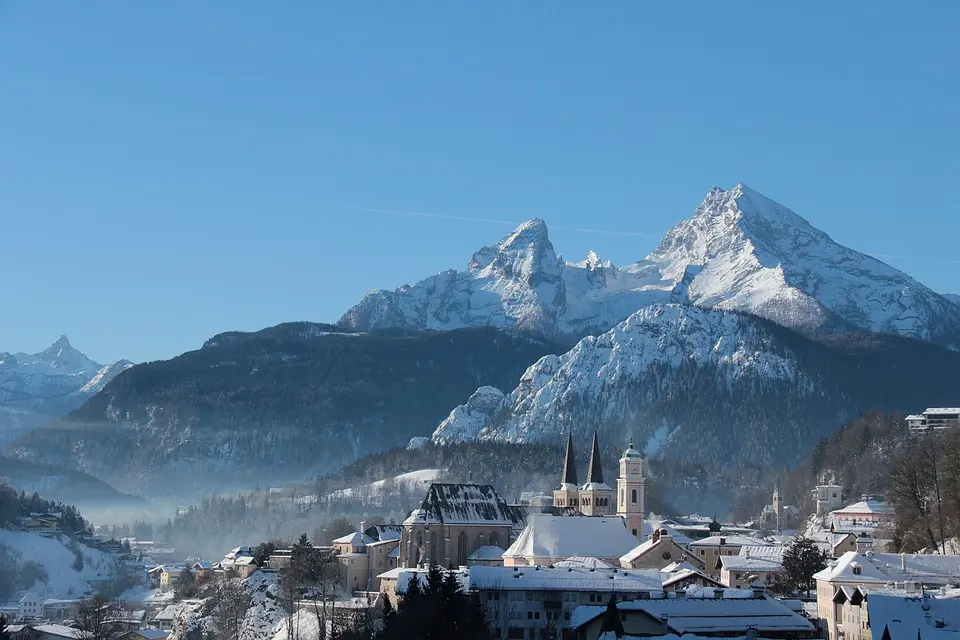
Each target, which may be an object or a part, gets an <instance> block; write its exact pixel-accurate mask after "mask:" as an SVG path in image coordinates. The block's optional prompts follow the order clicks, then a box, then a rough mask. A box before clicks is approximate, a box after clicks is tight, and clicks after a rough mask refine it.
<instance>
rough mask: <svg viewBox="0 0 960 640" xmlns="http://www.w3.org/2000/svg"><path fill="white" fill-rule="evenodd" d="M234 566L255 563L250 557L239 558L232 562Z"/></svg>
mask: <svg viewBox="0 0 960 640" xmlns="http://www.w3.org/2000/svg"><path fill="white" fill-rule="evenodd" d="M233 563H234V564H241V565H243V564H257V561H256V560H255V559H254V558H252V557H251V556H240V557H239V558H237V559H236V560H234V561H233Z"/></svg>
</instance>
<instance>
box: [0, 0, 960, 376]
mask: <svg viewBox="0 0 960 640" xmlns="http://www.w3.org/2000/svg"><path fill="white" fill-rule="evenodd" d="M957 24H960V3H955V2H946V1H943V2H929V3H927V2H917V3H903V2H869V3H868V2H844V3H837V2H804V3H761V2H749V3H747V2H723V3H720V2H684V3H672V2H658V3H652V2H651V3H646V2H609V3H601V4H600V5H599V8H598V5H597V4H596V3H593V5H588V4H586V3H578V2H559V1H558V2H546V1H534V2H520V3H518V2H496V1H493V2H474V3H442V2H432V3H418V2H403V3H398V2H359V3H315V2H300V3H266V2H242V1H231V2H226V1H220V2H215V1H211V2H204V3H197V2H192V1H183V2H177V1H165V2H155V3H143V2H121V1H119V0H118V1H116V2H105V1H104V2H26V1H20V2H3V3H0V173H2V175H3V179H2V180H0V238H2V244H3V249H2V251H0V271H2V274H3V275H2V278H0V300H2V301H3V309H2V311H0V350H12V351H16V350H31V351H32V350H37V349H40V348H42V347H43V346H45V345H46V344H47V343H49V342H51V341H53V340H54V339H55V338H56V337H57V336H58V335H59V334H61V333H66V334H68V335H69V336H70V337H71V339H72V341H73V343H74V345H75V346H77V347H78V348H80V349H82V350H84V351H85V352H87V353H88V355H90V356H91V357H93V358H95V359H99V360H101V361H107V360H112V359H116V358H121V357H127V358H130V359H134V360H138V361H142V360H149V359H156V358H165V357H170V356H173V355H175V354H177V353H179V352H182V351H184V350H188V349H192V348H196V347H198V346H199V345H200V344H201V343H202V342H203V340H204V339H206V338H207V337H209V336H211V335H212V334H214V333H217V332H220V331H226V330H235V329H257V328H261V327H263V326H267V325H271V324H275V323H278V322H282V321H289V320H303V319H306V320H316V321H335V320H336V319H337V318H338V317H339V316H340V314H341V313H342V312H343V311H344V310H345V309H346V308H347V307H349V306H350V305H351V304H353V303H354V302H355V301H356V300H358V299H359V298H360V297H361V296H362V294H363V293H364V291H366V290H367V289H371V288H376V287H389V288H392V287H395V286H398V285H400V284H403V283H405V282H413V281H415V280H418V279H419V278H421V277H424V276H426V275H428V274H430V273H434V272H436V271H439V270H441V269H443V268H449V267H462V266H463V265H465V264H466V262H467V260H468V259H469V256H470V254H471V253H472V252H473V250H475V249H476V248H477V247H479V246H480V245H483V244H488V243H490V242H494V241H495V240H496V239H497V238H499V237H500V236H501V235H502V234H503V233H505V232H506V231H508V230H509V227H508V226H507V225H503V224H498V223H491V222H486V223H484V222H470V221H464V220H452V219H440V218H426V217H409V216H398V215H391V214H384V213H371V212H364V209H391V210H401V211H420V212H428V213H433V214H439V215H449V216H463V217H480V218H492V219H497V220H508V221H518V222H519V221H522V220H525V219H527V218H531V217H534V216H539V217H542V218H544V219H545V220H546V221H547V223H548V225H552V226H554V227H565V228H577V227H590V228H595V229H599V230H606V231H611V232H630V233H631V234H638V235H616V234H601V233H583V232H575V231H568V230H559V229H555V230H554V231H552V233H551V237H552V239H553V242H554V245H555V246H556V247H557V250H558V251H559V252H561V253H562V254H563V255H564V256H565V257H567V258H571V259H578V260H579V259H581V258H582V257H583V255H585V254H586V252H587V251H588V250H589V249H595V250H597V252H598V253H599V254H600V255H601V257H603V258H604V259H608V258H609V259H612V260H613V261H614V262H616V263H618V264H619V263H626V262H630V261H633V260H636V259H638V258H641V257H643V256H644V255H645V254H646V253H647V252H648V251H649V250H650V249H651V248H652V247H653V246H654V245H655V244H656V241H657V239H658V238H659V237H660V235H662V234H663V232H664V231H666V230H667V229H668V228H669V227H670V226H671V225H672V224H673V223H675V222H676V221H678V220H679V219H681V218H684V217H687V216H689V215H690V214H691V213H692V211H693V209H694V207H695V206H696V205H697V204H698V203H699V202H700V200H701V199H702V198H703V195H704V194H705V193H706V192H707V191H708V190H709V188H710V187H711V186H713V185H719V186H722V187H729V186H732V185H733V184H735V183H736V182H738V181H743V182H746V183H747V184H749V185H750V186H751V187H753V188H754V189H756V190H758V191H760V192H762V193H764V194H765V195H767V196H769V197H771V198H773V199H775V200H778V201H779V202H781V203H783V204H785V205H787V206H789V207H791V208H792V209H794V210H795V211H796V212H797V213H799V214H801V215H803V216H804V217H806V218H807V219H809V220H810V221H811V222H812V223H813V224H814V225H816V226H818V227H820V228H822V229H824V230H825V231H827V232H828V233H830V234H831V235H832V236H833V237H834V239H836V240H838V241H840V242H842V243H844V244H847V245H849V246H852V247H854V248H856V249H860V250H862V251H866V252H869V253H873V254H874V255H877V256H882V257H883V259H885V260H887V261H888V262H889V263H891V264H893V265H894V266H897V267H900V268H902V269H904V270H905V271H907V272H909V273H911V274H912V275H914V276H915V277H917V278H918V279H920V280H921V281H922V282H924V283H925V284H927V285H929V286H931V287H933V288H935V289H937V290H941V291H960V282H958V280H960V255H958V253H957V251H956V246H957V238H958V237H960V215H958V210H960V197H958V195H957V183H958V175H960V171H958V169H960V162H958V160H957V157H958V154H957V149H958V148H960V127H958V126H957V114H958V113H960V89H958V82H957V68H958V63H960V39H958V38H957V37H956V31H955V30H956V25H957Z"/></svg>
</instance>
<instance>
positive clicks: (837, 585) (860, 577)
mask: <svg viewBox="0 0 960 640" xmlns="http://www.w3.org/2000/svg"><path fill="white" fill-rule="evenodd" d="M814 579H815V580H816V582H817V617H818V618H820V619H821V620H823V622H824V626H825V627H826V631H827V634H828V638H829V640H838V639H839V638H840V627H839V625H840V624H842V610H841V607H842V605H843V602H842V601H843V600H844V598H845V597H849V595H850V594H851V593H852V591H849V590H848V592H847V593H845V594H844V596H838V594H839V592H840V591H844V587H848V588H849V589H857V588H860V589H861V590H863V589H867V590H869V589H882V588H885V587H887V586H899V588H902V589H904V590H909V591H911V592H915V593H917V594H918V595H919V594H920V593H921V592H922V591H923V590H925V589H932V590H937V589H939V588H940V587H943V586H946V585H952V584H957V583H958V582H960V556H952V555H937V554H911V553H900V554H897V553H875V552H872V551H871V552H868V553H866V554H861V553H857V552H855V551H849V552H847V553H845V554H843V555H842V556H841V557H840V558H838V559H836V560H834V561H832V562H831V564H830V566H829V567H827V568H826V569H824V570H823V571H820V572H819V573H817V574H815V575H814ZM838 598H839V600H840V601H841V602H837V599H838Z"/></svg>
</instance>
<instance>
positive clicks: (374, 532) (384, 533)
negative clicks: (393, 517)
mask: <svg viewBox="0 0 960 640" xmlns="http://www.w3.org/2000/svg"><path fill="white" fill-rule="evenodd" d="M364 533H366V534H367V535H368V536H370V537H372V538H374V539H376V540H378V541H380V542H386V541H388V540H399V539H400V536H401V534H402V533H403V525H400V524H377V525H373V526H372V527H367V529H366V531H364Z"/></svg>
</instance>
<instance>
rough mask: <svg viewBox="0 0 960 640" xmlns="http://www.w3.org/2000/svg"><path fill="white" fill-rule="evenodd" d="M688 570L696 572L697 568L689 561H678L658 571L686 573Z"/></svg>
mask: <svg viewBox="0 0 960 640" xmlns="http://www.w3.org/2000/svg"><path fill="white" fill-rule="evenodd" d="M689 569H692V570H694V571H696V570H697V567H696V566H695V565H694V564H693V563H692V562H690V561H689V560H678V561H676V562H671V563H670V564H668V565H667V566H665V567H664V568H662V569H660V573H673V572H675V571H686V570H689Z"/></svg>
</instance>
